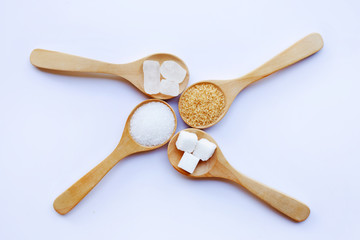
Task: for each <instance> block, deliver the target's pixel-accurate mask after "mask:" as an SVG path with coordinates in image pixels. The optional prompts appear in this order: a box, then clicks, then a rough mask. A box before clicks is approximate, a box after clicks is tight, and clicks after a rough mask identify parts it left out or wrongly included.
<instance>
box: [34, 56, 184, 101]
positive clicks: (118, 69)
mask: <svg viewBox="0 0 360 240" xmlns="http://www.w3.org/2000/svg"><path fill="white" fill-rule="evenodd" d="M145 60H154V61H158V62H159V63H160V65H161V64H162V63H163V62H164V61H168V60H172V61H175V62H177V63H178V64H179V65H180V66H181V67H182V68H184V69H185V70H186V72H187V74H186V76H185V79H184V81H182V82H181V83H180V85H179V94H180V93H182V92H183V91H184V89H185V88H186V86H187V85H188V83H189V69H188V67H187V66H186V64H185V63H184V62H183V61H182V60H181V59H180V58H178V57H176V56H175V55H172V54H168V53H157V54H153V55H150V56H147V57H144V58H141V59H139V60H136V61H134V62H131V63H126V64H113V63H106V62H102V61H97V60H93V59H89V58H84V57H78V56H74V55H70V54H66V53H61V52H55V51H49V50H44V49H35V50H33V51H32V53H31V55H30V62H31V63H32V64H33V65H34V66H36V67H38V68H44V69H50V70H57V71H70V72H91V73H105V74H112V75H116V76H120V77H122V78H123V79H125V80H127V81H129V82H130V83H131V84H132V85H134V86H135V87H136V88H137V89H139V90H140V91H141V92H142V93H144V94H145V95H147V96H149V97H151V98H156V99H170V98H174V96H169V95H165V94H162V93H158V94H147V93H146V92H145V90H144V72H143V68H142V66H143V62H144V61H145Z"/></svg>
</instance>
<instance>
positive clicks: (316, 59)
mask: <svg viewBox="0 0 360 240" xmlns="http://www.w3.org/2000/svg"><path fill="white" fill-rule="evenodd" d="M0 30H1V38H0V46H1V55H0V61H1V62H0V66H1V80H0V109H1V118H0V194H1V196H0V206H1V211H0V239H4V240H11V239H52V240H56V239H195V238H198V239H359V238H360V232H359V230H356V227H358V226H359V219H358V216H359V213H360V204H359V201H360V193H359V191H360V175H359V167H360V164H359V161H360V151H359V143H360V126H359V123H360V107H359V103H360V94H359V89H360V79H359V73H358V71H359V54H360V47H359V43H360V3H359V1H357V0H352V1H350V0H345V1H326V0H324V1H315V0H302V1H286V0H284V1H280V0H272V1H266V0H263V1H235V0H234V1H230V0H222V1H194V0H182V1H176V2H175V1H165V0H164V1H157V0H154V1H145V0H144V1H134V0H133V1H116V0H102V1H89V0H86V1H85V0H83V1H70V0H62V1H58V0H57V1H48V0H38V1H34V0H2V1H1V3H0ZM311 32H319V33H320V34H322V36H323V39H324V42H325V45H324V48H323V49H322V50H321V51H320V52H319V53H317V54H315V55H314V56H312V57H310V58H308V59H306V60H304V61H302V62H300V63H298V64H296V65H294V66H291V67H289V68H287V69H285V70H283V71H281V72H279V73H276V74H274V75H272V76H270V77H267V78H266V79H264V80H262V81H259V82H257V83H256V84H254V85H252V86H250V87H248V88H247V89H245V90H244V91H243V92H241V93H240V94H239V96H238V97H237V98H236V99H235V101H234V103H233V105H232V107H231V109H230V111H229V112H228V114H227V115H226V116H225V118H224V119H223V120H222V121H221V122H220V123H219V124H217V125H216V126H214V127H212V128H210V129H207V132H208V133H209V134H211V135H212V136H213V137H214V138H215V140H216V141H217V142H218V144H219V145H220V147H221V149H222V151H223V153H224V154H225V156H226V157H227V159H228V161H229V162H230V163H231V164H232V165H233V166H234V167H235V168H236V169H238V170H239V171H240V172H242V173H244V174H246V175H248V176H250V177H252V178H254V179H256V180H258V181H260V182H263V183H265V184H267V185H269V186H272V187H273V188H276V189H278V190H280V191H282V192H284V193H287V194H288V195H290V196H293V197H295V198H297V199H298V200H300V201H303V202H304V203H306V204H307V205H308V206H309V207H310V209H311V214H310V216H309V218H308V219H307V220H306V221H305V222H302V223H295V222H292V221H290V220H289V219H287V218H285V217H283V216H282V215H281V214H278V213H277V212H275V211H273V210H272V209H270V208H269V207H268V206H266V205H265V204H263V203H261V202H260V201H258V200H257V199H256V198H254V197H252V196H251V195H250V194H248V193H247V192H246V191H244V190H243V189H242V188H240V187H237V186H235V185H232V184H230V183H228V182H219V181H216V180H193V179H190V178H187V177H184V176H182V175H181V174H179V173H178V172H177V171H175V170H174V169H173V167H172V166H171V165H170V163H169V161H168V158H167V154H166V147H162V148H161V149H158V150H156V151H153V152H148V153H145V154H139V155H134V156H131V157H128V158H126V159H125V160H123V161H121V162H120V163H119V164H118V165H117V166H115V167H114V169H113V170H111V171H110V172H109V174H108V175H107V176H106V177H105V178H104V179H103V180H102V181H101V182H100V183H99V184H98V185H97V186H96V187H95V189H94V190H93V191H92V192H91V193H90V194H89V195H88V196H87V197H86V198H85V199H84V200H83V201H82V202H81V203H80V204H79V205H78V206H76V207H75V208H74V209H73V211H71V212H70V213H69V214H67V215H65V216H61V215H59V214H57V213H56V212H55V211H54V210H53V208H52V202H53V200H54V199H55V198H56V197H57V196H58V195H59V194H60V193H62V191H64V190H65V189H66V188H68V187H69V186H70V185H71V184H72V183H74V182H75V181H76V180H77V179H79V178H80V177H81V176H83V175H84V174H85V173H86V172H87V171H89V170H90V169H91V168H92V167H94V166H95V165H96V164H97V163H99V162H100V161H101V160H103V159H104V158H105V157H106V156H107V155H108V154H109V153H110V152H111V151H112V150H113V149H114V147H115V146H116V144H117V143H118V140H119V139H120V137H121V134H122V130H123V127H124V123H125V121H126V118H127V116H128V114H129V113H130V111H131V110H132V109H133V107H134V106H136V105H137V104H138V103H139V102H141V101H143V100H145V99H146V97H145V96H144V95H142V94H141V93H140V92H138V91H137V90H136V89H135V88H133V87H132V86H131V85H129V84H127V83H125V82H123V81H119V80H118V79H116V78H111V77H104V76H103V77H83V76H73V75H58V74H54V73H49V72H45V71H40V70H39V69H37V68H35V67H33V66H32V65H31V64H30V62H29V55H30V53H31V51H32V49H35V48H45V49H50V50H57V51H62V52H66V53H71V54H75V55H80V56H85V57H89V58H94V59H98V60H102V61H108V62H114V63H126V62H130V61H133V60H135V59H138V58H141V57H144V56H147V55H149V54H152V53H156V52H169V53H173V54H175V55H177V56H179V57H180V58H182V59H183V60H184V61H185V62H186V64H187V65H188V67H189V70H190V84H192V83H194V82H197V81H200V80H208V79H231V78H235V77H239V76H241V75H243V74H246V73H247V72H249V71H251V70H252V69H254V68H256V67H257V66H259V65H260V64H262V63H263V62H265V61H266V60H268V59H270V58H271V57H272V56H274V55H275V54H277V53H278V52H280V51H281V50H283V49H285V48H286V47H288V46H289V45H291V44H292V43H294V42H295V41H297V40H299V39H300V38H302V37H304V36H305V35H307V34H309V33H311ZM177 101H178V99H177V98H176V99H173V100H171V101H169V103H170V104H171V106H173V108H174V109H175V111H178V110H177ZM178 122H179V123H178V130H181V129H184V128H185V127H186V126H185V124H184V123H183V122H182V120H181V119H180V118H178Z"/></svg>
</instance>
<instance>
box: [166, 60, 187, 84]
mask: <svg viewBox="0 0 360 240" xmlns="http://www.w3.org/2000/svg"><path fill="white" fill-rule="evenodd" d="M160 73H161V74H162V75H163V77H164V78H166V79H167V80H171V81H173V82H177V83H181V82H182V81H184V79H185V76H186V70H185V69H183V68H182V67H181V66H180V65H179V64H178V63H177V62H175V61H165V62H163V63H162V64H161V67H160Z"/></svg>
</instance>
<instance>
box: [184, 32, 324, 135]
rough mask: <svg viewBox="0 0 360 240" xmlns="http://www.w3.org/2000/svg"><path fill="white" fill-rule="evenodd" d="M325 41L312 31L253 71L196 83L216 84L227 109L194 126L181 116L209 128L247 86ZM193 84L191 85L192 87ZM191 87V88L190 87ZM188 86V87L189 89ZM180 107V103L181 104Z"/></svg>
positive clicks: (312, 52)
mask: <svg viewBox="0 0 360 240" xmlns="http://www.w3.org/2000/svg"><path fill="white" fill-rule="evenodd" d="M323 45H324V43H323V40H322V37H321V35H320V34H318V33H312V34H309V35H307V36H306V37H304V38H303V39H301V40H299V41H298V42H296V43H295V44H294V45H292V46H290V47H289V48H287V49H286V50H284V51H283V52H281V53H280V54H278V55H277V56H275V57H273V58H272V59H270V60H269V61H268V62H266V63H264V64H263V65H261V66H260V67H258V68H256V69H255V70H253V71H252V72H250V73H248V74H246V75H244V76H242V77H240V78H236V79H232V80H209V81H201V82H198V83H195V84H193V85H196V84H201V83H212V84H214V85H216V86H217V87H218V88H219V89H220V90H221V91H222V92H223V93H224V95H225V105H226V106H225V110H224V111H223V113H222V115H221V116H220V117H219V118H218V119H217V120H216V121H214V122H213V123H211V124H208V125H206V126H193V125H191V123H189V122H187V121H186V119H185V118H183V117H182V116H181V111H180V116H181V117H182V119H183V120H184V122H185V123H186V124H188V125H189V126H191V127H194V128H200V129H204V128H208V127H211V126H213V125H215V124H216V123H218V122H219V121H220V120H221V119H222V118H223V117H224V116H225V114H226V113H227V111H228V110H229V108H230V106H231V104H232V102H233V101H234V99H235V97H236V96H237V95H238V94H239V93H240V91H241V90H243V89H244V88H245V87H247V86H249V85H250V84H251V83H254V82H256V81H258V80H260V79H262V78H264V77H267V76H269V75H270V74H272V73H274V72H277V71H279V70H281V69H283V68H285V67H287V66H290V65H292V64H294V63H297V62H299V61H301V60H302V59H304V58H306V57H309V56H311V55H313V54H314V53H316V52H318V51H319V50H320V49H321V48H322V47H323ZM193 85H191V86H190V87H192V86H193ZM190 87H189V88H190ZM189 88H188V89H189ZM182 96H183V94H182V95H181V97H180V100H179V102H180V101H182ZM179 107H180V105H179Z"/></svg>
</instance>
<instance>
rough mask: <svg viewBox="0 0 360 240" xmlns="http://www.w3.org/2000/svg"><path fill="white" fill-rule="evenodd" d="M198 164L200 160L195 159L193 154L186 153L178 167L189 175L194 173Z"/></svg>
mask: <svg viewBox="0 0 360 240" xmlns="http://www.w3.org/2000/svg"><path fill="white" fill-rule="evenodd" d="M198 163H199V158H197V157H195V156H194V155H192V154H191V153H187V152H184V155H183V156H182V158H181V159H180V162H179V164H178V167H179V168H181V169H184V170H185V171H187V172H188V173H193V172H194V170H195V168H196V166H197V164H198Z"/></svg>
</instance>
